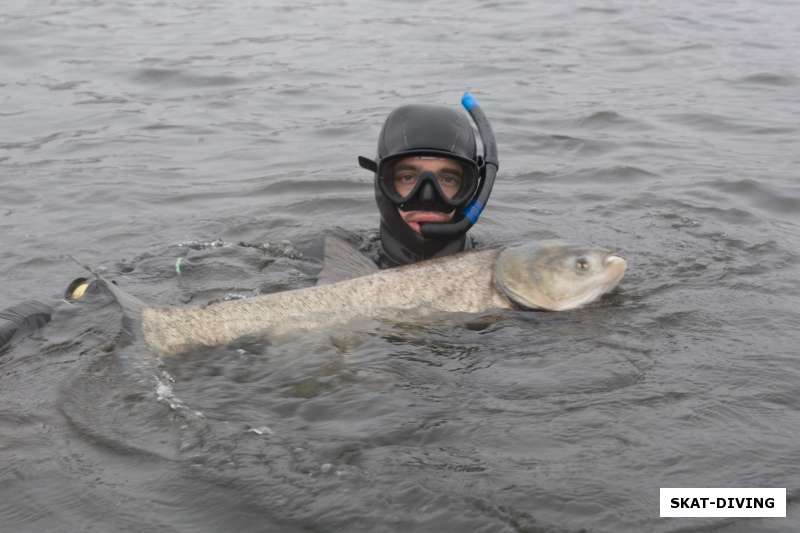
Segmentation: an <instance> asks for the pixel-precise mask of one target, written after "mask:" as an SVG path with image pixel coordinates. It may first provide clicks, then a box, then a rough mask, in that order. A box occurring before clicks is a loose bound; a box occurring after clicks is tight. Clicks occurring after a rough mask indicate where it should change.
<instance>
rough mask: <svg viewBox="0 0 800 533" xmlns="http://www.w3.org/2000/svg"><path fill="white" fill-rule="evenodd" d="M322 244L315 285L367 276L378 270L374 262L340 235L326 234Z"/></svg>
mask: <svg viewBox="0 0 800 533" xmlns="http://www.w3.org/2000/svg"><path fill="white" fill-rule="evenodd" d="M324 246H325V251H324V253H323V264H322V270H321V271H320V273H319V277H318V278H317V285H323V284H325V283H336V282H338V281H344V280H347V279H353V278H358V277H361V276H367V275H369V274H373V273H375V272H377V271H378V267H377V266H376V265H375V263H373V262H372V261H371V260H370V259H369V258H368V257H366V256H365V255H364V254H362V253H361V252H359V251H358V250H356V249H355V248H354V247H353V245H351V244H350V243H349V242H347V241H345V240H344V239H342V238H341V237H336V236H333V235H328V236H326V237H325V245H324Z"/></svg>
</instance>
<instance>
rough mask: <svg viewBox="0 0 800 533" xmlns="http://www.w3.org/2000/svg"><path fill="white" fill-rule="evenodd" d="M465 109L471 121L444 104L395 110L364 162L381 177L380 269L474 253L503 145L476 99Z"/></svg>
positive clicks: (468, 101) (378, 183)
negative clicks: (474, 231)
mask: <svg viewBox="0 0 800 533" xmlns="http://www.w3.org/2000/svg"><path fill="white" fill-rule="evenodd" d="M462 104H463V106H464V107H465V108H466V109H467V111H468V112H469V113H470V115H471V116H472V118H473V120H474V121H475V124H476V126H477V127H478V133H479V134H480V136H481V143H482V144H483V148H484V154H483V155H479V154H478V147H477V142H476V138H475V134H474V132H473V128H472V125H471V124H470V122H469V119H468V118H467V117H466V116H465V115H464V114H462V113H459V112H458V111H455V110H453V109H451V108H449V107H446V106H436V105H420V104H414V105H404V106H401V107H398V108H397V109H395V110H394V111H392V112H391V113H390V114H389V116H388V117H387V118H386V121H385V122H384V124H383V128H382V129H381V132H380V135H379V137H378V151H377V157H376V159H375V160H374V161H373V160H370V159H367V158H366V157H359V158H358V163H359V165H360V166H361V167H362V168H364V169H366V170H369V171H371V172H373V173H374V174H375V183H374V185H375V200H376V202H377V204H378V210H379V211H380V217H381V218H380V230H379V239H380V250H379V253H378V256H379V259H378V261H377V262H378V264H379V266H381V267H382V268H385V267H391V266H399V265H407V264H410V263H415V262H417V261H421V260H424V259H431V258H434V257H441V256H445V255H450V254H454V253H457V252H461V251H464V250H466V249H469V248H472V247H473V245H474V243H473V241H472V239H471V238H470V237H469V236H468V235H467V232H468V231H469V229H470V228H471V227H472V225H473V224H475V222H477V220H478V217H479V216H480V214H481V211H482V210H483V208H484V207H485V205H486V202H487V200H488V198H489V194H490V193H491V190H492V186H493V184H494V178H495V175H496V173H497V167H498V161H497V147H496V144H495V140H494V134H493V132H492V129H491V126H490V125H489V122H488V120H487V119H486V117H485V115H484V114H483V112H482V111H481V109H480V107H479V106H478V104H477V102H476V101H475V99H474V98H473V97H472V96H471V95H470V94H469V93H467V94H465V95H464V97H463V99H462Z"/></svg>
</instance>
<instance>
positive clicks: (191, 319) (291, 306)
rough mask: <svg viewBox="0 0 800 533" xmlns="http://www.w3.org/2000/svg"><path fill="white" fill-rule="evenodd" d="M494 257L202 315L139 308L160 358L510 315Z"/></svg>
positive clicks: (424, 266)
mask: <svg viewBox="0 0 800 533" xmlns="http://www.w3.org/2000/svg"><path fill="white" fill-rule="evenodd" d="M499 253H500V250H498V249H491V250H483V251H478V252H470V253H465V254H463V255H460V256H458V257H447V258H442V259H441V260H438V259H437V260H433V261H427V262H424V263H417V264H413V265H408V266H405V267H401V268H394V269H388V270H381V271H379V272H376V273H374V274H371V275H369V276H363V277H359V278H355V279H350V280H346V281H340V282H338V283H333V284H329V285H321V286H315V287H307V288H303V289H296V290H292V291H286V292H280V293H274V294H266V295H262V296H256V297H254V298H248V299H244V300H233V301H228V302H220V303H215V304H211V305H208V306H205V307H188V308H149V307H148V308H144V309H143V310H142V322H143V323H142V330H143V333H144V337H145V340H146V342H147V344H148V345H149V346H150V347H151V348H152V349H154V350H156V351H158V352H161V353H163V354H167V355H169V354H176V353H179V352H182V351H185V350H187V349H190V348H192V347H198V346H217V345H223V344H227V343H230V342H231V341H233V340H235V339H237V338H240V337H243V336H251V335H263V334H267V333H269V334H275V335H279V334H282V333H287V332H289V331H293V330H303V329H314V328H319V327H324V326H329V325H333V324H338V323H344V322H347V321H350V320H352V319H354V318H356V317H367V318H379V317H381V316H383V315H385V314H387V313H389V312H393V311H397V310H407V309H415V310H418V312H416V313H415V316H419V314H420V313H419V311H422V312H423V313H425V312H439V311H441V312H464V313H477V312H482V311H486V310H488V309H492V308H505V309H508V308H511V307H512V305H511V303H510V301H509V300H508V299H507V298H506V297H505V296H504V295H502V294H501V293H500V292H499V291H498V290H497V289H496V288H495V284H494V271H495V269H494V265H495V260H496V259H497V255H498V254H499Z"/></svg>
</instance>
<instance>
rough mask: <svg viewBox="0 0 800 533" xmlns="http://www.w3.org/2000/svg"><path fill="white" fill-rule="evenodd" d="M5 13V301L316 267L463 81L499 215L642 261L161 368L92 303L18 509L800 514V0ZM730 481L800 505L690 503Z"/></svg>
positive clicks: (268, 283) (355, 0)
mask: <svg viewBox="0 0 800 533" xmlns="http://www.w3.org/2000/svg"><path fill="white" fill-rule="evenodd" d="M0 28H1V29H2V33H0V73H2V76H0V126H1V127H0V187H1V188H0V235H1V236H2V237H1V238H2V241H0V242H2V247H1V248H0V280H2V290H0V308H4V307H6V306H8V305H11V304H14V303H17V302H19V301H22V300H25V299H28V298H39V299H43V300H47V299H56V298H58V296H59V295H60V294H61V293H62V291H63V290H64V288H65V287H66V285H67V283H68V282H69V281H70V280H71V279H72V278H74V277H76V276H78V275H81V274H83V272H82V271H81V269H80V267H78V266H77V265H76V264H75V263H74V262H73V261H72V260H71V259H70V258H69V256H71V255H72V256H75V257H76V258H78V259H79V260H80V261H83V262H85V263H89V264H93V265H97V266H98V267H99V268H100V269H102V270H103V271H104V272H106V273H107V274H108V275H109V276H111V277H114V278H116V279H118V280H119V282H120V284H122V285H123V286H124V287H125V288H126V289H127V290H129V291H130V292H132V293H134V294H137V295H138V296H140V297H142V298H143V299H145V300H146V301H148V302H150V303H153V304H163V305H167V304H181V303H188V302H204V301H210V300H214V299H220V298H225V297H228V298H230V297H238V296H247V295H252V294H255V293H258V292H268V291H275V290H285V289H291V288H297V287H302V286H307V285H311V284H313V283H314V281H315V275H316V271H317V270H318V269H319V261H318V259H319V257H318V254H317V255H315V248H314V246H313V243H314V242H315V239H316V238H317V237H318V236H319V235H320V234H321V233H322V232H324V231H325V230H328V229H330V228H332V227H334V226H339V227H343V228H346V229H348V230H351V231H354V232H356V233H357V234H359V235H364V236H368V235H370V232H372V231H374V229H375V228H376V226H377V210H376V208H375V206H374V200H373V196H372V194H373V193H372V185H371V176H370V175H368V174H367V173H366V172H365V171H363V170H360V169H358V168H357V166H356V156H357V155H366V156H371V155H372V154H373V153H374V150H375V142H376V138H377V133H378V131H379V129H380V126H381V123H382V121H383V119H384V118H385V116H386V115H387V114H388V112H389V111H390V110H391V109H393V108H394V107H396V106H398V105H400V104H403V103H410V102H417V103H436V104H445V105H451V106H453V107H454V108H455V107H457V105H458V100H459V98H460V96H461V94H462V92H463V91H465V90H470V91H472V92H473V93H474V94H475V95H476V96H477V98H478V99H479V101H480V102H481V104H482V106H483V108H484V110H485V111H486V113H487V115H488V116H489V118H490V119H491V121H492V124H493V127H494V130H495V133H496V135H497V140H498V144H499V149H500V158H501V172H500V175H499V177H498V180H497V184H496V187H495V190H494V194H493V196H492V198H491V201H490V203H489V206H488V208H487V210H486V211H485V214H484V216H483V218H482V220H481V221H480V222H479V224H478V226H477V227H476V228H475V230H474V231H473V233H474V234H475V236H476V237H477V238H478V239H479V240H480V241H481V242H483V243H484V244H485V245H490V244H496V243H505V242H521V241H525V240H535V239H541V238H551V237H561V238H565V239H569V240H575V241H578V242H587V243H589V242H591V243H596V244H602V245H606V246H611V247H615V248H617V249H619V250H621V251H622V253H623V255H625V256H626V257H627V258H628V260H629V265H630V266H629V273H628V275H627V276H626V278H625V280H624V281H623V284H622V286H621V287H620V289H619V290H618V291H617V292H616V293H614V294H613V295H611V296H610V297H609V298H607V299H605V300H603V301H602V302H599V303H598V304H596V305H593V306H590V307H588V308H586V309H582V310H578V311H575V312H568V313H554V314H541V313H522V312H507V313H504V314H501V315H500V316H499V317H463V316H458V317H446V316H445V317H440V318H438V319H436V320H433V321H431V322H430V323H429V324H427V325H424V326H420V325H413V324H400V323H385V322H363V323H356V324H352V325H350V326H349V327H348V328H343V329H340V330H337V331H336V332H330V331H328V332H324V331H321V332H315V333H313V334H304V335H298V336H296V337H295V338H290V339H284V340H281V341H275V342H272V343H270V342H260V343H255V342H250V343H246V342H245V343H242V344H241V345H237V346H231V347H226V348H221V349H218V350H211V351H208V352H204V353H197V354H188V355H186V356H184V357H181V358H177V359H175V360H173V361H170V362H169V363H168V364H166V365H165V366H164V367H163V368H158V367H156V366H155V365H154V364H153V359H152V357H151V355H149V354H147V353H146V350H144V348H143V347H142V346H141V345H140V344H139V340H138V339H136V338H135V337H134V338H131V337H130V336H128V335H126V333H125V331H124V328H123V326H124V323H123V321H122V316H121V314H120V312H119V310H118V309H117V308H116V307H115V306H114V305H113V304H110V303H108V302H107V301H105V300H103V299H102V298H100V299H99V301H97V302H93V303H91V304H87V305H85V306H68V305H66V304H62V305H61V306H60V307H59V308H58V312H57V313H56V316H55V317H54V320H53V322H52V323H51V324H50V325H49V326H48V327H47V328H46V329H44V330H42V331H41V332H40V333H38V334H36V335H34V336H33V337H31V338H29V339H27V340H25V341H24V342H22V343H20V344H18V345H17V346H15V347H14V348H13V349H12V350H10V351H9V352H7V353H5V354H3V355H2V356H0V530H2V531H15V532H17V531H36V532H40V531H54V532H61V531H64V532H73V531H136V532H139V531H160V532H161V531H192V532H201V531H203V532H204V531H349V532H350V531H432V532H433V531H435V532H442V531H487V532H488V531H492V532H494V531H526V532H531V531H537V532H538V531H564V532H572V531H582V530H585V531H608V532H617V531H700V530H703V531H708V530H713V531H723V532H745V531H798V530H800V508H799V506H798V495H799V494H800V466H798V465H800V440H798V438H797V436H798V431H799V430H800V399H798V395H797V392H798V390H799V389H798V383H799V382H800V362H798V350H797V347H798V346H800V328H799V327H798V326H800V306H799V305H798V304H800V288H799V287H798V282H797V279H798V274H800V269H798V266H797V263H798V258H799V257H800V256H799V255H798V247H799V245H800V186H798V182H797V180H796V172H797V168H798V167H800V155H799V154H800V141H798V136H799V135H800V111H799V109H800V108H798V103H797V101H798V99H797V95H798V91H800V71H798V65H800V62H798V59H800V57H799V56H800V54H799V53H798V49H800V48H799V47H800V5H798V4H797V3H795V2H779V1H759V2H756V1H753V0H741V1H720V2H689V1H685V0H681V1H677V2H660V3H656V2H591V1H581V2H574V3H564V4H561V3H558V2H542V1H535V2H488V1H485V0H480V1H473V2H467V3H462V4H454V3H453V2H444V1H413V2H388V1H378V2H366V1H364V0H343V1H306V2H303V1H300V2H285V3H281V4H276V3H273V2H259V1H255V0H235V1H229V2H221V1H209V2H192V1H188V0H165V1H151V2H144V1H141V2H134V1H121V0H118V1H112V2H98V1H89V0H86V1H80V0H65V1H54V2H33V1H30V2H24V1H10V2H5V3H4V4H3V7H2V8H0ZM242 244H244V245H242ZM178 258H182V261H183V263H182V269H181V273H180V274H178V273H177V272H176V268H175V263H176V260H177V259H178ZM161 372H166V373H168V374H169V375H170V376H171V377H172V378H173V379H174V383H172V382H170V381H169V378H168V377H167V376H166V374H161ZM154 376H160V377H159V379H160V380H161V382H160V387H159V388H158V389H157V388H156V378H155V377H154ZM715 486H720V487H787V491H788V504H787V518H786V519H725V518H718V519H711V518H710V519H660V518H658V513H659V509H658V493H659V487H715Z"/></svg>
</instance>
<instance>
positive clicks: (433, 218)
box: [398, 209, 456, 233]
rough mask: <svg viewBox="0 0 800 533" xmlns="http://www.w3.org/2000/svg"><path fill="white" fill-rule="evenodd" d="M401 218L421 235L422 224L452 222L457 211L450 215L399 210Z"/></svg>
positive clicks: (439, 212) (438, 212)
mask: <svg viewBox="0 0 800 533" xmlns="http://www.w3.org/2000/svg"><path fill="white" fill-rule="evenodd" d="M398 212H399V213H400V216H401V217H402V218H403V220H404V221H405V223H406V224H408V227H410V228H411V229H412V230H414V231H415V232H417V233H420V225H421V224H441V223H443V222H450V221H451V220H453V216H454V215H455V213H456V211H455V209H454V210H452V211H450V212H449V213H442V212H441V211H403V210H401V209H398Z"/></svg>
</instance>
